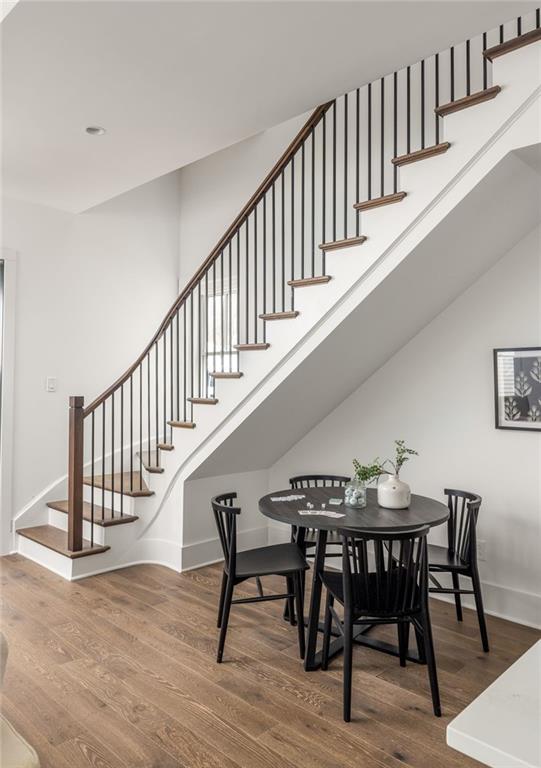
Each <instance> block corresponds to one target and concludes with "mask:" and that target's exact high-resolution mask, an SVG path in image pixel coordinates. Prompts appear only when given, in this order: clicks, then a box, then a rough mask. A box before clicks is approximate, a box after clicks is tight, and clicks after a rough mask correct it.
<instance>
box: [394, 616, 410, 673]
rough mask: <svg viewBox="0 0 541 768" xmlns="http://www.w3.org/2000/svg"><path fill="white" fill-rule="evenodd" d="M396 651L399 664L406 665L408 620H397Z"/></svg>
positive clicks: (408, 632)
mask: <svg viewBox="0 0 541 768" xmlns="http://www.w3.org/2000/svg"><path fill="white" fill-rule="evenodd" d="M397 627H398V652H399V655H400V666H401V667H405V666H406V656H407V655H408V648H409V634H410V625H409V621H405V622H404V621H402V622H399V623H398V625H397Z"/></svg>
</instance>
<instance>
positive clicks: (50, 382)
mask: <svg viewBox="0 0 541 768" xmlns="http://www.w3.org/2000/svg"><path fill="white" fill-rule="evenodd" d="M45 391H46V392H56V378H55V377H54V376H47V378H46V380H45Z"/></svg>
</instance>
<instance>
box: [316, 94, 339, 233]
mask: <svg viewBox="0 0 541 768" xmlns="http://www.w3.org/2000/svg"><path fill="white" fill-rule="evenodd" d="M313 130H314V129H313V128H312V133H313ZM312 141H313V137H312ZM312 210H313V206H312ZM332 239H333V242H335V240H336V100H335V101H334V103H333V105H332Z"/></svg>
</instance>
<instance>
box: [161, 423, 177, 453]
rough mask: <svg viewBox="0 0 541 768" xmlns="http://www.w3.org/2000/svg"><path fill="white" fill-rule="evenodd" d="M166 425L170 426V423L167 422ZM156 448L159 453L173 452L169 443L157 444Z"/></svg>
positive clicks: (173, 447)
mask: <svg viewBox="0 0 541 768" xmlns="http://www.w3.org/2000/svg"><path fill="white" fill-rule="evenodd" d="M167 423H168V424H171V422H170V421H168V422H167ZM158 448H159V449H160V451H174V450H175V446H174V445H171V443H158Z"/></svg>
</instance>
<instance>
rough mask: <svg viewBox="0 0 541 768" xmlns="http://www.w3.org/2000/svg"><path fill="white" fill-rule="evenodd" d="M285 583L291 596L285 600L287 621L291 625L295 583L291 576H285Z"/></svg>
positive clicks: (293, 618) (293, 616)
mask: <svg viewBox="0 0 541 768" xmlns="http://www.w3.org/2000/svg"><path fill="white" fill-rule="evenodd" d="M286 585H287V591H288V592H289V594H290V595H292V597H288V598H287V600H286V603H287V615H288V618H289V623H290V624H291V626H292V627H294V626H295V597H294V592H295V585H294V580H293V578H292V577H291V576H286Z"/></svg>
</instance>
